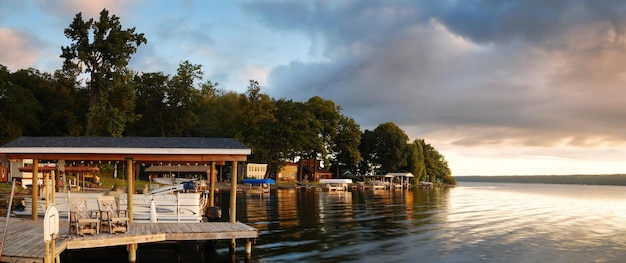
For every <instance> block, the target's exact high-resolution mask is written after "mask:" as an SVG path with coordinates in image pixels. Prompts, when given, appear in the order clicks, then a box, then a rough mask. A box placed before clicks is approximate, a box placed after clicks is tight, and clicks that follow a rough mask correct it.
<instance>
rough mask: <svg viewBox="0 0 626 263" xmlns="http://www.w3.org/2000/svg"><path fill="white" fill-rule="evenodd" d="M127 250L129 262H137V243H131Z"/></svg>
mask: <svg viewBox="0 0 626 263" xmlns="http://www.w3.org/2000/svg"><path fill="white" fill-rule="evenodd" d="M126 250H128V262H129V263H135V262H137V243H131V244H128V245H126Z"/></svg>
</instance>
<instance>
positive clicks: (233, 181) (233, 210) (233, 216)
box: [229, 161, 237, 223]
mask: <svg viewBox="0 0 626 263" xmlns="http://www.w3.org/2000/svg"><path fill="white" fill-rule="evenodd" d="M229 222H231V223H235V222H237V161H233V169H231V175H230V221H229Z"/></svg>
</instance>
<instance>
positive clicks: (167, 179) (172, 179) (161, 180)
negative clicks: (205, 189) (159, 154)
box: [152, 176, 196, 185]
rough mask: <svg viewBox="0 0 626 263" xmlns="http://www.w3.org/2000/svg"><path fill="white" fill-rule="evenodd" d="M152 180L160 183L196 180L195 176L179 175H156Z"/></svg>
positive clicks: (180, 182) (179, 182)
mask: <svg viewBox="0 0 626 263" xmlns="http://www.w3.org/2000/svg"><path fill="white" fill-rule="evenodd" d="M152 181H154V182H156V183H159V184H168V185H169V184H182V183H185V182H195V181H196V179H195V178H178V177H173V176H171V177H156V178H152Z"/></svg>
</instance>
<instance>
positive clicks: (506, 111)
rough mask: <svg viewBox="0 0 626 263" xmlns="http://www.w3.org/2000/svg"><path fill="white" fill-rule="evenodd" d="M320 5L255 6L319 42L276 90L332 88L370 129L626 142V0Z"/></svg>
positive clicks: (284, 72) (282, 69) (482, 140)
mask: <svg viewBox="0 0 626 263" xmlns="http://www.w3.org/2000/svg"><path fill="white" fill-rule="evenodd" d="M318 3H319V2H317V1H313V2H310V1H261V2H259V1H255V2H254V3H249V4H248V5H247V6H246V8H247V9H246V10H247V11H248V12H251V13H254V14H255V15H256V16H257V18H258V19H259V21H261V22H262V23H264V24H266V25H267V26H269V27H273V28H276V29H279V30H291V31H299V32H304V33H306V34H308V35H309V37H310V39H312V42H314V43H317V44H319V45H321V47H316V48H317V49H320V50H322V52H319V54H318V55H319V56H318V57H317V59H311V60H310V61H301V60H298V61H292V62H291V63H289V64H285V65H281V66H278V67H276V68H274V69H273V70H272V71H271V72H270V75H269V77H268V79H269V85H268V86H269V87H270V93H271V95H273V96H275V97H290V98H293V99H296V100H306V99H308V98H309V97H311V96H315V95H319V96H323V97H325V98H328V99H332V100H333V101H335V102H336V103H338V104H339V105H341V106H342V108H343V109H344V113H345V114H346V115H349V116H352V117H354V118H355V119H356V120H357V122H359V123H360V124H361V125H362V127H364V128H370V129H372V128H374V127H375V126H376V125H378V124H379V123H383V122H387V121H393V122H395V123H397V124H398V125H400V126H401V127H410V128H409V129H408V130H407V133H409V134H410V135H411V137H412V138H414V137H425V136H428V137H431V138H435V139H437V140H447V141H449V142H450V143H452V144H456V145H465V146H472V145H484V144H491V145H496V144H503V143H508V144H512V145H526V146H546V147H548V146H554V145H560V144H565V145H573V146H576V147H593V146H600V145H604V144H623V143H624V142H625V141H624V138H626V132H625V131H626V123H624V122H623V119H624V118H625V117H626V108H625V107H623V106H621V104H623V103H622V102H621V101H620V100H621V99H620V98H624V97H625V96H626V89H624V88H623V87H626V67H625V66H624V63H623V61H626V57H625V56H626V55H625V54H626V52H625V51H626V42H625V41H624V38H623V35H622V34H623V27H624V23H625V22H624V21H623V19H622V17H624V10H626V4H623V3H622V2H602V3H598V2H596V1H579V2H575V3H574V4H572V3H571V2H570V1H550V2H545V1H495V2H493V1H456V2H449V1H433V2H426V3H423V2H418V3H416V4H411V3H406V2H402V3H400V4H399V3H398V2H378V1H374V2H369V1H344V2H332V3H323V4H318Z"/></svg>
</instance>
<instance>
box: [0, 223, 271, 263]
mask: <svg viewBox="0 0 626 263" xmlns="http://www.w3.org/2000/svg"><path fill="white" fill-rule="evenodd" d="M5 220H6V219H1V220H0V226H2V227H4V223H5ZM0 229H3V228H0ZM59 233H60V235H59V237H58V238H57V239H56V245H55V246H56V247H55V250H54V251H55V255H60V254H61V253H63V251H65V250H71V249H84V248H97V247H110V246H120V245H127V244H133V243H134V244H141V243H152V242H161V241H184V240H223V239H229V240H232V239H247V240H248V241H251V240H252V239H255V238H257V237H258V236H259V232H258V230H257V229H255V228H253V227H251V226H248V225H246V224H243V223H239V222H236V223H229V222H207V223H131V224H130V231H128V232H127V233H118V234H109V233H100V234H98V235H93V236H91V235H85V236H77V235H69V223H68V222H60V230H59ZM0 235H1V233H0ZM246 245H248V244H246ZM45 254H46V252H45V243H44V239H43V220H38V221H33V220H30V219H21V218H10V219H9V225H8V229H7V233H6V240H5V243H4V251H3V252H2V261H3V262H20V263H21V262H45Z"/></svg>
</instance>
